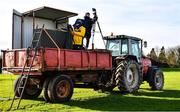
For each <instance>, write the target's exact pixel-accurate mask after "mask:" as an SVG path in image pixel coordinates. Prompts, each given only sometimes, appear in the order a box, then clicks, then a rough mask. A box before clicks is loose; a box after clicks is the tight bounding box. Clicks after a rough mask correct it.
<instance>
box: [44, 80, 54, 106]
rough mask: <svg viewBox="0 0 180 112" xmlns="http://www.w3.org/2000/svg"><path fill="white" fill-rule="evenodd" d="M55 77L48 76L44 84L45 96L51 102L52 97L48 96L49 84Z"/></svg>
mask: <svg viewBox="0 0 180 112" xmlns="http://www.w3.org/2000/svg"><path fill="white" fill-rule="evenodd" d="M52 79H53V78H51V77H47V78H46V80H45V81H44V84H43V98H44V100H45V101H46V102H50V101H51V100H50V98H49V96H48V85H49V82H50V81H51V80H52Z"/></svg>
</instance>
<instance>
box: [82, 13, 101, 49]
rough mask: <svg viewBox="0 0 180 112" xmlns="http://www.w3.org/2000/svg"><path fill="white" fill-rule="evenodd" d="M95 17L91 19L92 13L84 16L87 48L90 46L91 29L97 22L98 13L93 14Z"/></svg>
mask: <svg viewBox="0 0 180 112" xmlns="http://www.w3.org/2000/svg"><path fill="white" fill-rule="evenodd" d="M93 15H94V17H93V18H90V13H89V12H87V13H86V14H85V16H84V25H85V28H86V33H85V38H86V48H88V46H89V40H90V38H91V29H92V26H93V24H94V23H95V22H96V21H97V18H98V17H97V15H96V13H93Z"/></svg>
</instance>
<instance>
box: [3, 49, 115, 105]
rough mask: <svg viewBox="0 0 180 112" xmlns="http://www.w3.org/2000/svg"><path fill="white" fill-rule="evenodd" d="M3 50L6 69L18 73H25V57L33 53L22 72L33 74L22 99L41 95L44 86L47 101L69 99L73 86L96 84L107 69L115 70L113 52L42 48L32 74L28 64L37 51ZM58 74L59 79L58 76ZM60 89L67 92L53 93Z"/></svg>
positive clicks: (4, 67)
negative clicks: (113, 68)
mask: <svg viewBox="0 0 180 112" xmlns="http://www.w3.org/2000/svg"><path fill="white" fill-rule="evenodd" d="M2 52H3V70H6V71H9V72H11V73H13V74H17V75H19V74H21V73H22V69H23V66H24V64H25V61H26V58H27V56H28V55H29V56H30V58H29V60H28V61H27V64H26V66H25V69H24V72H23V74H29V75H30V79H29V81H28V84H27V86H28V87H26V88H25V91H24V94H23V98H36V97H38V96H39V94H40V93H41V90H42V88H43V85H44V88H45V90H46V92H45V93H44V97H45V100H48V101H49V99H50V100H51V101H53V102H61V101H66V100H69V99H70V98H71V96H72V91H73V86H78V87H79V86H83V87H85V86H87V87H89V86H91V87H93V86H94V87H95V85H96V83H97V82H98V80H99V75H101V74H103V73H104V72H109V73H110V72H111V69H112V55H111V52H110V51H108V50H100V49H99V50H98V49H97V50H70V49H57V48H39V49H38V51H37V54H36V57H35V59H34V61H33V64H32V68H31V71H30V73H28V72H29V67H30V64H31V62H32V56H33V55H34V52H35V51H34V50H33V49H31V50H28V49H17V50H4V51H2ZM59 76H61V77H59ZM57 77H59V78H58V79H57ZM61 79H63V81H64V82H63V81H62V83H60V85H59V84H54V82H56V80H61ZM64 79H65V80H64ZM109 79H110V78H109ZM18 80H20V79H19V78H18V79H17V81H16V82H18ZM50 82H51V83H52V84H51V86H50V85H49V83H50ZM79 82H81V84H80V83H79ZM47 83H48V84H47ZM57 83H59V81H57ZM76 83H79V84H76ZM48 85H49V86H48ZM16 86H17V84H15V87H14V88H16ZM48 88H49V89H48ZM57 88H59V89H61V90H59V91H64V93H63V94H62V92H61V95H58V94H54V93H56V92H54V91H55V89H57ZM28 89H29V90H28ZM66 89H69V90H66ZM48 90H49V91H51V92H50V93H49V95H47V94H48V92H47V91H48ZM19 91H21V90H19ZM67 91H69V93H67ZM57 93H58V92H57ZM19 94H20V92H19V93H18V92H17V93H16V96H19ZM64 94H65V95H64ZM58 96H59V97H58ZM62 97H63V98H64V99H62Z"/></svg>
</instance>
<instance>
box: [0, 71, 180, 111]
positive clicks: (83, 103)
mask: <svg viewBox="0 0 180 112" xmlns="http://www.w3.org/2000/svg"><path fill="white" fill-rule="evenodd" d="M164 74H165V86H164V90H163V91H151V90H150V89H149V86H148V84H147V83H144V84H142V86H141V89H140V90H139V92H138V93H136V94H134V95H133V94H126V95H122V94H120V93H119V91H118V89H116V88H115V90H114V92H113V93H99V92H97V91H93V90H92V89H80V88H75V89H74V94H73V97H72V100H71V101H70V102H66V103H63V104H51V103H45V102H44V100H43V97H42V95H41V96H40V97H39V98H38V99H36V100H22V102H21V105H20V109H19V110H16V111H25V110H26V111H57V110H58V111H116V110H136V111H139V110H162V111H163V110H179V111H180V71H174V72H173V71H166V72H164ZM13 79H15V76H13V75H0V98H2V97H4V98H7V97H12V96H13V92H12V90H13V88H12V87H13V82H12V80H13ZM10 103H11V101H0V109H1V110H7V108H8V107H9V105H10Z"/></svg>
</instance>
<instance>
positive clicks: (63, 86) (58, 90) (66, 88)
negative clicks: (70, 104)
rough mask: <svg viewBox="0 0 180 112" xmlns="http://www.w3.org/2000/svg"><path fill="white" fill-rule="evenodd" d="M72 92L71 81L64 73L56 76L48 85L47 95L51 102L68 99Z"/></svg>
mask: <svg viewBox="0 0 180 112" xmlns="http://www.w3.org/2000/svg"><path fill="white" fill-rule="evenodd" d="M72 94H73V82H72V80H71V79H70V78H69V77H68V76H65V75H61V76H56V77H55V78H53V79H52V80H51V81H50V83H49V85H48V96H49V98H50V100H51V102H57V103H60V102H66V101H69V100H70V99H71V97H72Z"/></svg>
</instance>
